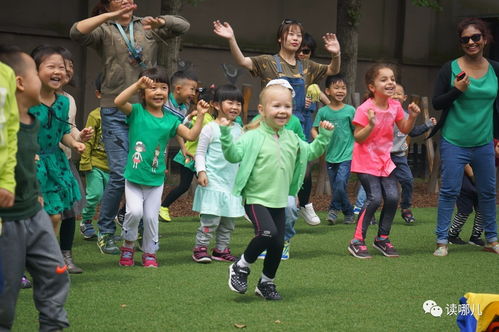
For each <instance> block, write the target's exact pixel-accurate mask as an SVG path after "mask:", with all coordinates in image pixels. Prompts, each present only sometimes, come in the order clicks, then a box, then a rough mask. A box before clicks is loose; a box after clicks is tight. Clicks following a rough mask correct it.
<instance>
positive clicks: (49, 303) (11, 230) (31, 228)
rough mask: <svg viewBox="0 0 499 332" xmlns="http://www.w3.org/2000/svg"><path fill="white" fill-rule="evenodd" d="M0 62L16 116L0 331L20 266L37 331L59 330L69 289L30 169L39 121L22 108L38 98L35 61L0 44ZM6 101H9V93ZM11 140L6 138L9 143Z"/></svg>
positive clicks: (10, 319) (2, 249)
mask: <svg viewBox="0 0 499 332" xmlns="http://www.w3.org/2000/svg"><path fill="white" fill-rule="evenodd" d="M0 61H2V62H5V63H8V64H9V65H10V66H11V67H12V68H13V69H14V71H15V73H16V77H15V79H14V78H13V77H10V78H12V79H14V80H13V81H11V82H12V83H14V84H16V85H17V89H16V92H15V93H16V95H15V97H16V99H17V105H18V107H19V115H18V116H17V117H16V118H18V119H20V121H21V125H20V129H19V132H18V140H17V141H18V149H17V155H15V157H17V166H16V168H15V178H16V181H17V186H16V189H15V201H14V204H13V206H11V207H10V208H6V207H2V208H0V220H1V222H0V228H1V231H0V232H1V236H0V257H1V258H0V260H1V261H3V263H4V264H5V266H6V267H8V268H6V269H4V273H5V280H4V283H3V284H2V285H4V286H5V291H4V292H3V293H2V294H1V301H0V330H7V331H10V330H11V329H12V325H13V323H14V314H15V305H16V300H17V296H18V294H19V288H20V287H21V283H20V280H21V276H22V274H23V272H24V269H25V268H27V269H28V271H29V272H30V274H31V276H32V277H33V279H34V282H33V288H34V292H33V297H34V300H35V304H36V308H37V309H38V311H39V322H40V326H39V329H40V331H54V330H62V329H63V328H67V327H69V323H68V318H67V314H66V311H65V310H64V303H65V302H66V298H67V295H68V293H69V278H68V274H67V273H66V268H65V265H64V260H63V257H62V255H61V251H60V249H59V245H58V243H57V239H56V237H55V234H54V231H53V227H52V223H51V221H50V218H49V216H48V215H47V213H46V212H45V211H44V210H43V208H42V206H41V204H40V202H39V190H38V182H37V179H36V174H35V172H36V165H35V155H36V153H37V151H38V143H37V131H38V127H39V122H38V120H37V119H36V118H35V117H33V116H32V115H30V114H29V113H28V108H30V107H32V106H35V105H37V104H39V103H40V88H41V83H40V79H39V77H38V74H37V70H36V65H35V62H34V61H33V59H32V58H31V57H30V56H29V55H27V54H26V53H23V52H21V51H19V49H17V48H13V47H10V48H7V47H0ZM0 68H1V69H0V70H1V71H2V74H3V73H4V72H5V69H4V68H5V67H4V65H3V64H0ZM42 71H43V70H42ZM1 77H2V75H0V80H1ZM7 100H9V101H11V99H10V96H9V98H8V99H7ZM9 128H10V127H9ZM11 139H12V137H9V141H8V142H9V143H10V140H11ZM9 146H10V145H9ZM2 150H3V148H0V151H2ZM2 152H3V151H2ZM2 155H3V154H2ZM2 160H8V158H2ZM5 169H6V168H4V167H3V165H2V167H1V168H0V170H1V171H3V170H5Z"/></svg>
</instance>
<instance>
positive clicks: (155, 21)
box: [141, 16, 166, 30]
mask: <svg viewBox="0 0 499 332" xmlns="http://www.w3.org/2000/svg"><path fill="white" fill-rule="evenodd" d="M141 22H142V25H143V27H144V30H153V29H158V28H161V27H162V26H164V25H165V23H166V22H165V20H164V19H163V18H161V17H151V16H146V17H144V18H143V19H142V21H141Z"/></svg>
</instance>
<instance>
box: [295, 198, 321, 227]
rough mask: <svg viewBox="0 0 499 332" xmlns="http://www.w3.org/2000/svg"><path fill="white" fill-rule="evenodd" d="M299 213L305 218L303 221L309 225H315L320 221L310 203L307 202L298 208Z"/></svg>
mask: <svg viewBox="0 0 499 332" xmlns="http://www.w3.org/2000/svg"><path fill="white" fill-rule="evenodd" d="M300 214H301V216H302V217H303V219H305V222H306V223H307V224H309V225H310V226H317V225H319V224H320V223H321V220H320V219H319V217H318V216H317V214H315V211H314V206H313V205H312V203H308V204H307V205H305V207H301V208H300Z"/></svg>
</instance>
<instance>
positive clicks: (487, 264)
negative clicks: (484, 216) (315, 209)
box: [14, 208, 499, 332]
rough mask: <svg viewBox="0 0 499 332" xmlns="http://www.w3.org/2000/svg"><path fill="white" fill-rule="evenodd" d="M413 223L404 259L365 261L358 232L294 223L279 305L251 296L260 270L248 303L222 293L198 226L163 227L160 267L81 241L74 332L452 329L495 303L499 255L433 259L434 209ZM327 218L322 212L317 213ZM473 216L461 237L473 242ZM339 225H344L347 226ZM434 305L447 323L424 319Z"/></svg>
mask: <svg viewBox="0 0 499 332" xmlns="http://www.w3.org/2000/svg"><path fill="white" fill-rule="evenodd" d="M414 214H415V216H416V218H417V222H416V223H415V224H414V225H411V226H408V225H405V224H404V223H403V221H402V219H401V218H400V215H399V214H398V213H397V216H396V218H395V222H394V225H393V227H392V234H391V239H392V242H393V244H394V245H395V247H396V248H397V250H398V251H399V252H400V255H401V257H400V258H386V257H384V256H382V255H381V253H379V252H378V251H377V250H375V249H374V248H373V247H372V245H371V242H372V238H373V237H374V236H375V234H376V229H377V226H371V227H370V229H369V232H368V238H369V241H368V242H367V243H368V248H369V250H370V253H371V254H372V255H373V256H374V257H373V259H370V260H361V259H357V258H354V257H352V256H350V255H349V254H348V253H347V250H346V248H347V245H348V242H349V240H350V239H351V237H352V235H353V230H354V225H344V224H338V225H334V226H329V225H327V223H326V222H324V221H323V222H322V224H321V225H319V226H315V227H311V226H308V225H306V224H305V222H304V221H303V219H301V218H300V219H299V220H298V221H297V225H296V229H297V232H298V234H297V235H296V236H295V238H293V240H292V245H291V252H290V256H291V258H290V260H288V261H283V262H282V263H281V265H280V268H279V270H278V274H277V278H276V284H277V286H278V290H279V292H280V293H281V295H282V296H283V298H284V299H283V300H282V301H278V302H269V301H264V300H262V299H261V298H258V297H256V296H255V295H254V294H253V290H254V287H255V283H256V281H257V279H258V277H259V275H260V271H261V268H262V261H260V260H259V261H257V263H255V264H254V265H253V266H252V273H251V275H250V277H249V281H250V282H249V289H248V292H247V294H245V295H240V294H236V293H234V292H232V291H230V290H229V288H228V286H227V269H228V266H229V264H228V263H221V262H213V263H211V264H207V265H202V264H196V263H194V262H193V261H192V259H191V254H192V252H191V250H192V246H193V241H194V235H195V232H196V229H197V227H198V225H199V221H198V219H197V218H193V217H192V218H176V219H175V221H173V222H171V223H168V224H164V223H161V224H160V233H161V236H162V237H161V239H160V243H161V249H160V251H159V253H158V259H159V264H160V267H159V269H157V270H156V269H145V268H143V267H142V266H141V265H140V253H138V254H136V256H135V261H136V263H138V264H136V266H134V267H130V268H123V267H119V266H118V259H119V258H118V256H111V255H102V254H100V252H99V251H98V249H97V246H96V244H95V242H88V241H83V240H82V239H81V236H80V235H79V234H77V235H76V238H77V239H76V240H75V246H74V257H75V261H76V262H77V263H78V265H79V266H81V267H82V268H83V269H84V270H85V272H84V273H83V274H81V275H72V276H71V282H72V283H71V292H70V295H69V299H68V301H67V304H66V309H67V311H68V314H69V319H70V323H71V328H70V329H69V331H231V330H237V328H236V327H235V324H240V325H244V326H246V328H245V330H246V331H310V332H311V331H455V330H457V325H456V316H455V315H448V314H447V310H446V307H447V306H448V305H451V304H457V303H459V298H460V297H461V296H463V295H464V294H465V293H466V292H477V293H499V282H498V281H497V272H498V266H499V263H498V262H499V261H498V258H499V257H498V256H497V255H494V254H491V253H486V252H483V251H481V250H480V249H479V248H478V247H475V246H471V245H466V246H456V245H451V246H450V250H449V256H447V257H434V256H433V255H432V252H433V249H434V240H435V238H434V227H435V218H436V209H433V208H429V209H414ZM319 215H320V217H321V218H322V219H323V220H324V218H325V213H320V214H319ZM471 218H472V217H470V221H469V222H468V224H467V225H466V226H465V229H464V230H463V233H462V237H463V239H467V238H468V236H469V234H470V229H471V224H472V222H471V221H472V220H471ZM340 222H341V218H340ZM252 232H253V228H252V226H251V225H250V224H249V223H248V222H246V221H244V220H243V219H241V220H238V222H237V226H236V230H235V232H234V234H233V239H232V244H231V247H232V252H233V253H234V254H240V253H241V252H242V251H243V250H244V248H245V247H246V245H247V243H248V241H249V240H250V239H251V237H252V234H253V233H252ZM31 296H32V291H31V290H22V291H21V294H20V296H19V300H18V305H17V317H16V321H15V325H14V331H35V330H36V328H37V313H36V311H35V308H34V305H33V301H32V299H31ZM426 300H434V301H435V302H436V303H437V304H438V305H439V306H441V307H442V309H443V314H442V316H441V317H433V316H432V315H430V314H425V313H424V311H423V307H422V305H423V303H424V302H425V301H426Z"/></svg>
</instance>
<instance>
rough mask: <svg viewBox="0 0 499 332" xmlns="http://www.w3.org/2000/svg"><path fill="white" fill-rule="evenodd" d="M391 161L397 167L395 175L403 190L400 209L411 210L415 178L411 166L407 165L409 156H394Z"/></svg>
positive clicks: (394, 171)
mask: <svg viewBox="0 0 499 332" xmlns="http://www.w3.org/2000/svg"><path fill="white" fill-rule="evenodd" d="M391 159H392V161H393V163H394V164H395V166H396V168H395V169H394V170H393V173H394V175H395V177H396V178H397V180H398V182H399V183H400V187H401V188H402V194H401V195H400V196H401V198H400V208H401V209H409V208H410V207H411V205H412V181H413V176H412V172H411V169H410V168H409V164H408V163H407V156H396V155H394V154H392V155H391Z"/></svg>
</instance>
